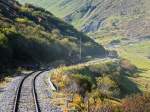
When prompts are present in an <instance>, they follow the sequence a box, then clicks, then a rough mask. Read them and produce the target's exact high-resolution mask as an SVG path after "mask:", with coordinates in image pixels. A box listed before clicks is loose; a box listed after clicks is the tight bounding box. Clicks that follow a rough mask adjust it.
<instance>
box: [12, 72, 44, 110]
mask: <svg viewBox="0 0 150 112" xmlns="http://www.w3.org/2000/svg"><path fill="white" fill-rule="evenodd" d="M41 73H42V72H32V73H30V74H28V75H26V76H25V77H24V78H23V79H22V80H21V82H20V84H19V86H18V89H17V92H16V96H15V100H14V106H13V112H40V106H39V103H38V99H37V92H36V87H35V80H36V78H37V77H38V75H40V74H41Z"/></svg>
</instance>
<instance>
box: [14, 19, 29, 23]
mask: <svg viewBox="0 0 150 112" xmlns="http://www.w3.org/2000/svg"><path fill="white" fill-rule="evenodd" d="M16 22H19V23H31V21H30V20H29V19H28V18H16Z"/></svg>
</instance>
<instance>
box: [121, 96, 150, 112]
mask: <svg viewBox="0 0 150 112" xmlns="http://www.w3.org/2000/svg"><path fill="white" fill-rule="evenodd" d="M122 107H123V110H124V112H150V94H145V95H139V94H138V95H133V96H130V97H127V98H126V99H124V101H123V106H122Z"/></svg>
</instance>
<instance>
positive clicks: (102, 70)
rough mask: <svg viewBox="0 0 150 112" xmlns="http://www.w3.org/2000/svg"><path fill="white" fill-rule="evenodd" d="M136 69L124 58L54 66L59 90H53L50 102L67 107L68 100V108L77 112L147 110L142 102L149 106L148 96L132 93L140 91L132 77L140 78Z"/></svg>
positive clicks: (54, 78) (133, 111)
mask: <svg viewBox="0 0 150 112" xmlns="http://www.w3.org/2000/svg"><path fill="white" fill-rule="evenodd" d="M139 72H140V71H139V69H138V68H137V67H135V66H134V65H133V64H131V63H130V62H129V61H128V60H125V59H123V60H114V61H111V60H107V61H96V62H88V63H83V64H79V65H74V66H70V67H65V66H64V67H60V68H57V69H55V70H54V71H53V72H52V73H50V77H51V80H52V82H53V83H54V84H55V86H56V87H57V89H58V91H57V92H53V99H52V102H53V103H54V104H55V105H59V106H61V107H62V108H66V107H65V103H64V102H66V99H68V108H69V110H76V111H77V110H78V111H87V109H89V111H94V112H101V111H103V110H105V111H108V112H109V111H110V112H136V111H142V112H144V111H145V112H148V111H149V108H148V106H144V105H145V104H147V105H149V103H148V102H149V100H150V98H149V95H148V96H147V95H146V96H145V95H140V94H138V95H134V94H135V93H141V90H140V88H139V86H138V85H137V83H136V82H135V81H133V80H132V78H138V77H140V76H139V75H138V74H139ZM59 77H61V79H60V78H59ZM129 95H131V96H130V97H129V98H128V97H127V96H129ZM126 97H127V98H126ZM144 97H146V99H145V100H144V99H143V98H144ZM69 98H70V100H69ZM58 99H59V102H57V101H58ZM142 99H143V100H142ZM69 101H70V102H69ZM139 104H140V106H138V105H139ZM143 107H144V108H143ZM130 110H132V111H130Z"/></svg>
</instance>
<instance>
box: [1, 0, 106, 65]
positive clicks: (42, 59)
mask: <svg viewBox="0 0 150 112" xmlns="http://www.w3.org/2000/svg"><path fill="white" fill-rule="evenodd" d="M0 7H1V8H0V66H2V65H19V64H41V63H49V62H51V61H55V60H59V59H60V60H61V59H62V60H68V62H69V61H77V60H78V59H79V51H80V47H79V44H80V39H81V40H82V51H83V52H82V56H83V57H85V56H89V55H91V56H94V55H99V56H102V55H104V54H105V50H104V48H103V47H102V46H100V45H98V44H96V43H95V42H94V41H93V40H91V39H90V38H89V37H87V36H86V35H84V34H83V33H81V32H78V31H77V30H76V29H75V28H73V26H71V25H68V24H67V23H65V22H63V21H62V20H60V19H58V18H57V17H55V16H54V15H53V14H51V13H50V12H48V11H46V10H44V9H42V8H39V7H34V6H32V5H20V4H19V3H18V2H15V1H13V0H10V1H5V0H1V1H0Z"/></svg>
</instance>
